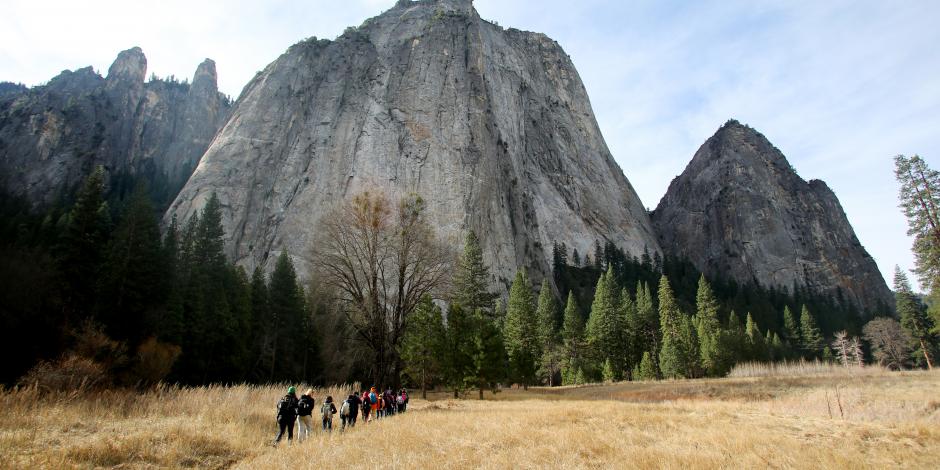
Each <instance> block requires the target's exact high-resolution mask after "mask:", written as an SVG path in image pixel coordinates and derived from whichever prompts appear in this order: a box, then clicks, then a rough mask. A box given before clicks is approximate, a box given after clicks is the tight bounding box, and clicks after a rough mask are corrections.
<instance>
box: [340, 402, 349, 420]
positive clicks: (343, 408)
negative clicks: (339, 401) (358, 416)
mask: <svg viewBox="0 0 940 470" xmlns="http://www.w3.org/2000/svg"><path fill="white" fill-rule="evenodd" d="M339 415H340V416H342V417H344V418H345V417H347V416H349V400H346V401H344V402H343V406H341V407H340V408H339Z"/></svg>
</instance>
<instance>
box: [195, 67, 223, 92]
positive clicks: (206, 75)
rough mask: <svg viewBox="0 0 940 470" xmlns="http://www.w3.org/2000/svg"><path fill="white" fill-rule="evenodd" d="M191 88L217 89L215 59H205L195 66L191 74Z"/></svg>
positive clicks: (213, 90)
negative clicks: (194, 70)
mask: <svg viewBox="0 0 940 470" xmlns="http://www.w3.org/2000/svg"><path fill="white" fill-rule="evenodd" d="M193 89H198V90H209V91H212V92H215V91H218V75H217V73H216V70H215V61H214V60H212V59H206V60H204V61H202V63H201V64H199V67H196V73H195V74H194V75H193Z"/></svg>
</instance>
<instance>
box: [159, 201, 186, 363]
mask: <svg viewBox="0 0 940 470" xmlns="http://www.w3.org/2000/svg"><path fill="white" fill-rule="evenodd" d="M163 259H164V270H165V271H164V272H165V274H166V276H167V280H166V283H167V303H166V314H165V315H163V316H162V317H160V318H158V319H157V321H156V324H155V332H156V333H157V336H158V337H159V338H160V339H161V340H163V341H166V342H169V343H170V344H175V345H179V344H180V343H181V342H182V341H183V328H184V324H183V315H184V313H183V293H182V286H181V285H180V278H181V273H180V271H181V269H182V267H181V263H180V229H179V223H178V222H177V219H176V215H175V214H174V215H173V219H172V221H171V222H170V226H169V227H167V230H166V235H165V236H164V237H163Z"/></svg>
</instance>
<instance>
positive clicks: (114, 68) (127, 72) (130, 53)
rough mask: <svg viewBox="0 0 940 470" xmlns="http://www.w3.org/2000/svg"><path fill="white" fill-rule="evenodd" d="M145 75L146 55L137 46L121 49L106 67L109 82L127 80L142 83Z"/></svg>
mask: <svg viewBox="0 0 940 470" xmlns="http://www.w3.org/2000/svg"><path fill="white" fill-rule="evenodd" d="M146 77H147V57H146V56H144V51H142V50H141V49H140V47H137V46H135V47H132V48H130V49H127V50H125V51H121V52H120V53H119V54H118V56H117V58H116V59H114V62H113V63H112V64H111V67H110V68H108V81H109V82H115V81H129V82H132V83H141V84H142V83H144V79H145V78H146Z"/></svg>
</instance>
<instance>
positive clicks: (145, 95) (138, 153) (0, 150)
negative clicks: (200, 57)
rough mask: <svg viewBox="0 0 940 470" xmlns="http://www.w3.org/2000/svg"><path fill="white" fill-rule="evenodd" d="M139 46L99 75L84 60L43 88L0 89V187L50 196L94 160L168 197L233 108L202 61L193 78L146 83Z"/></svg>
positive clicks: (39, 199) (38, 197)
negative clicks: (185, 80) (83, 63)
mask: <svg viewBox="0 0 940 470" xmlns="http://www.w3.org/2000/svg"><path fill="white" fill-rule="evenodd" d="M146 72H147V59H146V57H144V54H143V52H141V50H140V48H137V47H135V48H132V49H128V50H126V51H123V52H121V53H120V54H119V55H118V57H117V59H116V60H115V61H114V63H113V64H112V65H111V67H110V69H109V70H108V75H107V77H104V78H103V77H101V76H100V75H98V74H97V73H95V72H94V71H93V70H92V69H91V67H87V68H83V69H79V70H76V71H74V72H72V71H64V72H62V73H61V74H60V75H59V76H57V77H55V78H53V79H52V80H50V81H49V83H47V84H46V85H42V86H37V87H34V88H32V89H26V88H25V87H22V86H17V85H12V84H4V85H3V86H0V175H2V176H0V185H2V187H3V189H4V190H6V191H8V192H10V193H13V194H19V195H24V196H26V197H27V198H28V199H29V200H30V201H33V202H35V203H40V204H41V203H48V202H50V201H52V200H54V199H55V198H56V197H59V196H60V195H63V193H67V192H69V191H71V190H72V189H74V188H75V186H76V185H78V184H80V183H81V181H82V180H83V179H84V178H85V176H86V175H87V174H88V173H89V172H90V171H91V169H93V168H94V167H95V166H97V165H104V166H105V168H106V169H107V170H108V172H109V173H110V174H111V176H112V182H114V181H115V177H116V176H118V175H122V177H124V179H125V181H126V180H127V179H128V178H127V177H130V178H134V177H137V178H140V179H144V180H146V181H147V182H148V183H149V184H150V186H151V188H152V189H153V190H154V192H155V194H158V195H162V197H163V199H165V200H166V202H167V203H168V202H169V201H171V200H172V198H173V197H175V196H176V194H177V192H178V191H179V189H180V188H181V187H182V185H183V183H185V182H186V180H187V179H188V178H189V175H190V174H191V173H192V170H193V169H194V168H195V166H196V164H197V163H198V161H199V157H200V156H202V154H203V152H205V150H206V148H207V147H208V146H209V142H210V141H211V139H212V137H213V136H215V134H216V132H217V131H218V129H219V127H221V125H222V124H223V123H224V121H225V119H227V117H228V115H229V112H230V107H231V105H230V103H229V101H228V99H227V98H226V97H225V96H223V95H221V94H220V93H219V92H218V89H217V88H216V74H215V63H214V62H212V61H211V60H209V59H206V61H205V62H203V63H202V64H201V65H200V66H199V68H198V69H197V71H196V74H195V76H194V78H193V83H192V84H191V85H190V84H186V83H179V82H177V81H175V80H159V79H153V80H151V81H149V82H145V81H144V78H145V75H146Z"/></svg>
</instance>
